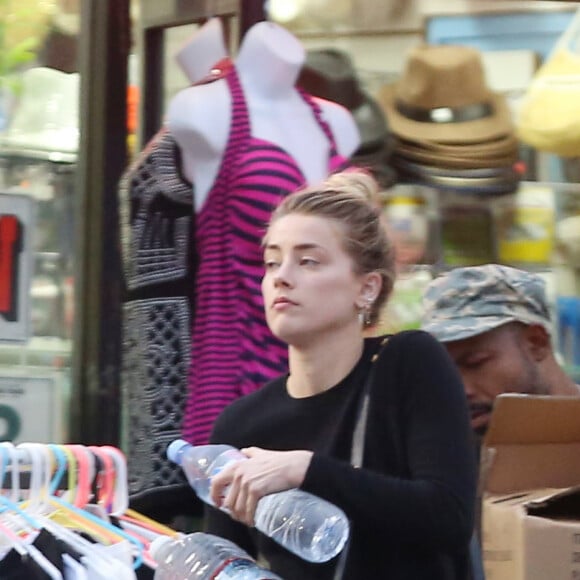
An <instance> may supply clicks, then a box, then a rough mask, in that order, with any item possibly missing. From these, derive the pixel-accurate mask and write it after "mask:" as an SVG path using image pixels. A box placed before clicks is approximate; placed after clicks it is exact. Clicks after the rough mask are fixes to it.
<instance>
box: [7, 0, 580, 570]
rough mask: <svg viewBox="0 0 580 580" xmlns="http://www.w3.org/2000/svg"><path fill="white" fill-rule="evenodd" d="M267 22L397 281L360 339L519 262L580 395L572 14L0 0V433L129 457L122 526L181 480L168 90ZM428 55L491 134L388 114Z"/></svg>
mask: <svg viewBox="0 0 580 580" xmlns="http://www.w3.org/2000/svg"><path fill="white" fill-rule="evenodd" d="M262 22H270V23H272V24H273V25H275V26H276V27H279V28H280V29H282V30H284V31H286V33H288V34H289V35H290V36H291V37H292V38H293V39H294V40H295V41H296V42H297V43H299V45H300V46H301V47H302V48H303V50H304V64H303V67H302V69H301V73H300V76H299V77H298V79H297V81H296V85H297V86H298V87H300V90H302V91H304V92H306V93H307V94H309V95H312V96H314V97H316V98H318V99H323V100H326V101H330V102H332V103H336V104H338V105H340V106H341V107H342V109H344V110H346V111H347V112H348V113H349V114H350V115H351V117H352V119H353V120H354V123H355V125H356V130H357V132H358V137H359V141H358V145H357V147H356V148H355V150H354V151H353V153H352V156H351V158H352V160H353V162H354V163H355V164H356V165H358V166H361V167H365V168H369V169H370V170H371V172H372V173H373V175H375V176H376V178H377V180H378V181H379V183H380V184H381V188H382V192H381V196H382V202H383V212H384V218H385V223H386V226H387V230H388V232H389V235H390V236H391V239H392V241H393V243H394V244H395V246H396V249H397V260H398V262H397V266H398V278H397V281H396V284H395V289H394V292H393V295H392V297H391V299H390V301H389V303H388V305H387V307H386V308H385V310H384V312H383V315H382V317H381V320H380V322H379V324H378V325H377V327H376V328H375V329H374V330H373V332H376V333H377V334H383V333H396V332H399V331H402V330H407V329H416V328H419V327H420V320H421V312H422V310H421V309H422V305H421V299H422V295H423V291H424V289H425V287H426V285H427V284H428V283H429V281H431V280H432V279H433V278H434V277H435V276H437V275H438V274H440V273H442V272H445V271H448V270H450V269H452V268H455V267H458V266H471V265H479V264H486V263H499V264H505V265H509V266H514V267H517V268H522V269H525V270H529V271H531V272H534V273H538V274H540V275H541V276H542V278H543V279H544V280H545V282H546V285H547V289H548V298H549V305H550V309H551V314H552V320H553V323H554V329H553V333H552V336H553V337H554V341H555V347H556V350H557V354H558V359H559V362H560V364H561V365H562V367H563V368H564V369H565V371H566V373H567V374H569V376H571V377H572V378H573V379H574V380H575V381H576V382H577V383H580V108H579V106H578V104H577V103H579V102H580V96H579V94H577V93H580V85H578V79H579V78H580V76H579V75H580V48H579V47H580V3H578V2H566V1H540V0H530V1H521V0H513V1H507V0H506V1H504V0H387V1H384V0H383V1H380V2H379V1H373V0H332V1H326V0H317V1H310V2H308V1H306V0H270V1H269V2H260V1H255V0H237V1H236V0H223V1H218V0H215V1H212V0H172V1H171V2H169V1H168V2H159V1H158V0H101V1H99V0H0V44H1V46H0V441H7V442H12V443H13V444H14V445H19V444H26V443H30V442H34V443H38V444H42V445H50V444H65V443H70V442H74V443H78V444H80V445H82V446H102V447H103V448H104V447H107V446H109V447H115V448H118V449H120V450H122V452H123V454H124V455H125V461H126V462H127V464H126V466H125V467H124V469H125V470H126V472H125V474H126V489H125V490H124V491H120V492H119V493H121V494H124V496H125V497H126V498H128V497H129V496H133V497H134V498H138V500H139V501H137V502H134V503H133V504H132V507H135V508H136V510H137V511H135V512H133V511H131V509H130V508H128V505H129V504H127V505H125V506H122V507H121V508H120V511H121V512H123V513H124V514H125V515H126V516H127V520H126V521H127V524H128V527H129V528H130V527H131V526H135V527H136V528H139V529H140V530H142V529H145V528H146V527H147V524H146V523H144V522H145V519H142V520H140V519H139V518H140V517H141V516H140V515H139V514H140V513H141V512H148V515H149V516H151V517H152V518H154V519H155V518H157V515H158V511H157V510H156V509H155V508H154V504H155V503H156V502H159V501H160V500H159V497H160V496H159V495H157V494H156V491H158V490H159V488H164V489H165V492H167V490H169V491H170V492H171V490H177V488H179V486H182V485H183V483H184V477H183V474H182V473H181V472H180V470H178V469H176V467H175V465H173V464H172V462H171V461H169V460H167V458H166V457H165V454H164V451H165V448H166V446H167V445H168V444H169V443H170V442H171V441H172V440H174V439H176V438H178V437H179V433H180V432H179V426H180V424H181V420H182V418H183V414H184V408H185V405H186V396H187V374H188V364H189V349H190V346H191V345H190V340H191V336H190V325H189V323H190V317H191V316H192V315H193V314H192V309H193V302H192V301H193V295H192V294H193V293H192V290H191V289H192V287H193V279H194V276H195V274H194V272H195V266H196V262H195V260H196V259H195V255H194V253H193V252H191V251H189V250H188V247H189V245H190V244H191V240H192V236H193V234H194V230H195V220H194V217H195V214H196V211H197V210H198V209H199V206H196V204H198V203H199V200H196V199H194V197H193V195H192V190H191V187H187V185H186V186H185V187H184V186H183V183H185V184H188V183H189V184H190V185H191V182H190V181H189V180H188V179H187V177H188V176H185V179H184V181H183V182H182V184H181V185H180V186H175V188H174V189H173V190H172V193H171V196H168V197H164V195H163V191H161V190H159V191H152V190H151V189H150V186H149V185H148V184H150V183H151V179H155V175H156V173H158V172H159V171H162V169H161V170H160V168H159V163H160V160H161V162H162V161H163V159H165V158H164V157H163V155H166V156H167V158H169V156H171V155H174V152H175V147H176V145H175V142H174V141H166V140H165V139H166V133H167V131H168V129H167V127H168V126H169V127H171V123H172V121H171V118H172V115H173V114H174V112H175V108H176V106H177V105H176V103H178V102H179V97H180V95H182V94H184V91H186V90H187V88H188V87H190V86H191V85H192V84H195V83H199V82H211V78H210V79H209V80H208V76H209V77H211V75H212V74H214V76H215V75H219V74H222V73H223V70H225V69H223V70H222V69H220V66H221V65H219V66H218V61H219V62H222V61H221V59H223V58H226V57H232V59H234V60H235V58H236V55H237V52H238V48H239V47H240V45H241V43H242V42H243V39H244V37H245V34H246V33H247V32H248V31H249V30H251V29H252V27H255V26H256V25H257V24H259V23H262ZM204 35H205V37H204ZM206 37H207V38H206ZM200 39H202V40H203V42H200ZM206 46H207V47H208V48H206V49H205V50H207V52H204V47H206ZM425 46H427V47H439V48H441V47H448V50H449V51H451V52H453V55H451V56H449V57H445V58H448V59H449V61H452V60H454V59H455V58H457V59H459V60H460V61H461V62H463V65H462V66H464V68H463V69H461V70H460V72H459V73H458V74H460V75H464V76H463V77H461V78H463V79H465V83H464V84H463V85H462V86H463V91H464V93H468V92H469V91H473V92H474V95H475V96H474V101H475V102H477V99H478V98H479V97H480V96H481V93H482V92H484V93H485V94H486V95H493V98H494V99H495V101H494V102H496V103H497V106H498V108H501V110H502V115H503V116H502V118H501V119H500V120H498V124H497V126H496V127H494V129H493V131H495V132H493V131H492V132H491V133H490V134H485V132H483V133H482V135H481V137H480V138H478V137H477V135H473V134H471V135H466V134H465V135H459V136H458V137H457V139H455V140H453V139H452V140H451V141H452V143H451V142H450V143H449V144H445V143H444V144H443V145H442V143H441V141H440V140H439V137H438V135H437V134H436V133H434V134H433V136H432V137H429V136H428V135H426V134H425V133H421V134H416V133H414V129H413V127H412V126H409V125H408V124H405V122H404V120H402V119H401V117H402V116H401V114H400V112H398V110H397V106H398V105H397V104H396V95H395V92H396V90H398V89H396V88H395V87H399V90H403V91H404V90H405V89H404V87H405V85H407V87H408V89H409V92H408V93H407V95H412V94H413V92H412V86H413V83H421V82H423V81H425V79H426V78H427V77H428V75H429V74H433V75H436V74H437V73H436V72H434V71H433V70H431V71H429V65H428V64H427V65H425V61H423V63H421V62H419V61H420V60H421V59H422V58H423V56H421V52H420V49H421V47H425ZM212 51H213V53H212ZM451 52H450V53H449V54H451ZM425 58H427V57H425ZM427 63H428V58H427ZM423 65H424V68H420V67H421V66H423ZM417 67H419V68H417ZM216 71H217V72H216ZM417 71H423V72H422V73H418V72H417ZM416 74H423V76H422V77H421V78H420V79H417V78H414V75H416ZM442 74H446V73H445V72H444V73H442ZM450 74H451V73H450ZM216 78H217V77H216ZM450 78H451V77H450ZM214 80H215V78H214ZM431 80H432V81H433V82H435V83H436V79H435V78H434V79H431ZM428 81H429V79H428V78H427V81H425V82H428ZM454 82H455V83H456V82H457V81H456V80H455V81H453V80H452V81H451V83H454ZM454 86H456V85H453V84H451V85H449V86H448V87H447V88H448V89H453V88H454ZM401 87H403V89H401ZM401 94H404V93H398V95H399V98H401ZM449 95H450V96H449V99H450V101H451V102H453V101H454V99H455V95H454V91H453V90H450V91H449ZM409 98H410V99H411V97H409ZM412 106H413V105H412V104H409V107H410V108H411V109H412ZM450 106H451V105H450ZM440 114H442V115H445V114H449V110H447V112H446V110H445V108H442V109H441V110H440ZM457 142H460V145H457ZM490 143H491V144H490ZM152 144H154V145H152ZM164 148H165V149H164ZM152 176H153V177H152ZM31 449H32V448H31ZM31 453H32V451H31ZM111 461H113V462H116V463H115V465H120V464H121V463H122V460H121V459H119V456H117V455H115V454H114V452H113V453H112V459H111ZM579 483H580V479H579ZM176 494H177V491H176ZM178 497H180V496H178V495H176V498H178ZM175 501H177V500H175ZM124 510H128V511H124ZM197 512H199V506H196V507H195V509H192V510H191V513H186V514H185V516H184V517H185V518H186V523H185V524H183V521H181V522H180V523H181V524H182V525H186V526H191V525H192V524H191V519H188V518H191V517H194V518H195V517H196V514H197ZM116 513H117V512H116ZM194 521H195V520H194ZM149 523H150V524H151V522H149ZM151 525H152V526H153V527H155V525H157V526H158V527H157V528H156V532H157V533H164V531H166V530H167V528H164V527H163V526H162V524H161V523H159V524H155V522H154V523H153V524H151ZM193 525H195V524H193ZM140 526H144V528H140ZM129 528H128V529H129ZM160 530H161V531H160ZM577 535H578V534H577ZM577 553H578V552H576V554H577ZM148 557H149V556H147V555H146V556H145V560H147V558H148ZM145 563H147V562H145ZM111 570H113V568H111ZM112 573H115V572H112ZM577 573H578V574H579V575H580V571H579V572H577ZM129 577H130V576H129ZM143 577H145V576H143ZM498 577H499V576H498ZM572 577H576V576H572ZM514 578H515V576H514ZM522 578H523V576H522ZM530 578H531V576H530ZM538 578H539V576H538Z"/></svg>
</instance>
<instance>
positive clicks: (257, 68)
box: [236, 22, 305, 99]
mask: <svg viewBox="0 0 580 580" xmlns="http://www.w3.org/2000/svg"><path fill="white" fill-rule="evenodd" d="M304 59H305V51H304V48H303V47H302V45H301V44H300V42H299V41H298V39H297V38H295V37H294V36H293V35H292V34H290V33H289V32H288V31H287V30H285V29H284V28H282V27H281V26H278V25H277V24H274V23H273V22H259V23H258V24H255V25H254V26H252V28H250V29H249V30H248V32H247V33H246V36H244V39H243V41H242V45H241V47H240V50H239V52H238V56H237V58H236V68H237V70H238V73H239V77H240V82H241V83H242V86H243V88H244V91H245V92H246V93H251V94H260V95H261V96H262V97H267V98H268V99H276V98H280V97H282V96H285V95H287V94H288V92H289V91H291V90H293V89H294V84H295V82H296V79H297V78H298V75H299V73H300V69H301V67H302V65H303V64H304Z"/></svg>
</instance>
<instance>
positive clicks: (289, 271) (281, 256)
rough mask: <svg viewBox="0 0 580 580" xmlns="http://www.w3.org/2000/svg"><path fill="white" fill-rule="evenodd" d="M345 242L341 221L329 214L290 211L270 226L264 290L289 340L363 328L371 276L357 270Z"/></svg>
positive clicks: (277, 327)
mask: <svg viewBox="0 0 580 580" xmlns="http://www.w3.org/2000/svg"><path fill="white" fill-rule="evenodd" d="M342 241H343V234H342V229H341V225H340V224H339V223H338V222H336V221H334V220H332V219H328V218H320V217H315V216H307V215H301V214H290V215H286V216H284V217H282V218H279V219H278V220H276V221H275V222H274V223H273V224H272V225H271V226H270V229H269V230H268V234H267V236H266V243H265V247H264V265H265V275H264V278H263V280H262V295H263V297H264V306H265V311H266V320H267V322H268V326H269V327H270V329H271V330H272V332H273V333H274V335H276V336H277V337H278V338H280V339H281V340H283V341H285V342H286V343H288V344H290V345H295V346H298V345H301V344H306V343H308V342H309V341H310V340H315V339H320V337H322V336H324V335H325V333H329V332H335V331H337V330H342V329H353V330H354V329H359V330H360V324H359V321H358V309H359V308H360V307H361V306H362V305H363V304H364V292H365V290H367V289H366V287H365V278H366V276H365V275H357V274H355V272H354V265H353V261H352V259H351V257H350V256H349V255H348V254H347V253H346V251H345V250H344V249H343V243H342Z"/></svg>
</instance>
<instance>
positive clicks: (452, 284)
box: [421, 264, 551, 342]
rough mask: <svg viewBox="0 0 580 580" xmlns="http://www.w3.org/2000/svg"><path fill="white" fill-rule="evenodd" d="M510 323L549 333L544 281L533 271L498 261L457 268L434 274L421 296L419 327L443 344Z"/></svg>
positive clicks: (549, 324) (549, 322) (549, 326)
mask: <svg viewBox="0 0 580 580" xmlns="http://www.w3.org/2000/svg"><path fill="white" fill-rule="evenodd" d="M513 321H518V322H523V323H524V324H540V325H541V326H543V327H544V328H545V329H546V330H547V332H549V333H550V332H551V320H550V313H549V310H548V301H547V297H546V283H545V282H544V280H543V278H541V277H540V276H538V275H537V274H533V273H530V272H526V271H523V270H519V269H517V268H511V267H509V266H501V265H498V264H486V265H484V266H471V267H466V268H455V269H453V270H451V271H449V272H447V273H445V274H443V275H442V276H440V277H439V278H435V280H433V281H432V282H431V283H430V284H429V285H428V286H427V289H426V290H425V293H424V295H423V316H422V323H421V328H422V329H423V330H425V331H427V332H429V333H431V334H432V335H433V336H435V338H437V339H438V340H440V341H441V342H451V341H454V340H462V339H464V338H469V337H472V336H477V335H479V334H483V333H484V332H488V331H490V330H493V329H494V328H497V327H498V326H501V325H502V324H506V323H508V322H513Z"/></svg>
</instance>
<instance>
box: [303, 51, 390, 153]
mask: <svg viewBox="0 0 580 580" xmlns="http://www.w3.org/2000/svg"><path fill="white" fill-rule="evenodd" d="M297 85H298V86H299V87H301V88H303V89H304V90H305V91H306V92H307V93H309V94H311V95H314V96H315V97H319V98H321V99H326V100H328V101H334V102H335V103H338V104H340V105H342V106H343V107H345V108H346V109H348V110H349V111H350V113H351V114H352V116H353V118H354V120H355V122H356V125H357V127H358V130H359V133H360V136H361V145H360V150H364V151H368V150H369V149H375V148H380V147H382V146H383V143H384V141H385V139H387V138H388V137H389V130H388V127H387V121H386V119H385V115H384V113H383V111H382V109H381V106H380V105H379V103H378V102H377V101H376V100H375V99H374V98H372V97H371V96H370V95H369V94H368V93H367V92H366V91H364V90H363V89H362V87H361V83H360V80H359V78H358V75H357V74H356V71H355V68H354V64H353V62H352V60H351V58H350V56H349V55H348V54H347V53H346V52H344V51H342V50H338V49H335V48H324V49H316V50H308V51H307V52H306V61H305V63H304V66H303V67H302V71H301V72H300V76H299V77H298V81H297Z"/></svg>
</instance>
